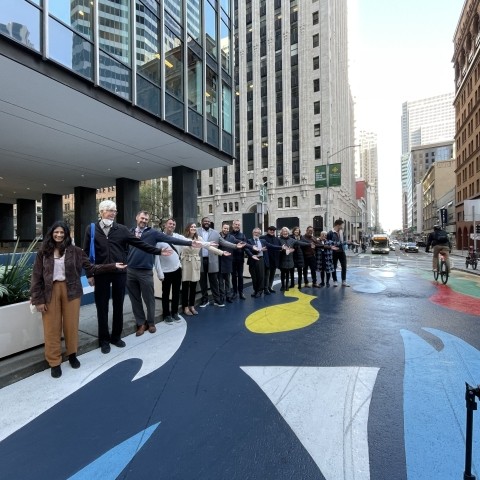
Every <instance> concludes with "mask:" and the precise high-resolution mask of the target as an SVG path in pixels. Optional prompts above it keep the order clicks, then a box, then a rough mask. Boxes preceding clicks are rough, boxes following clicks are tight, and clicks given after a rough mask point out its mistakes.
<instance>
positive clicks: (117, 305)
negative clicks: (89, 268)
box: [83, 200, 195, 353]
mask: <svg viewBox="0 0 480 480" xmlns="http://www.w3.org/2000/svg"><path fill="white" fill-rule="evenodd" d="M98 209H99V212H100V220H99V221H98V222H97V223H95V225H94V239H93V245H94V249H93V250H94V254H95V258H94V260H93V262H92V263H95V264H104V263H116V262H119V263H125V264H127V250H128V246H129V245H130V246H133V247H136V248H137V249H140V250H142V251H143V252H146V253H147V254H148V257H146V260H147V261H149V262H150V265H151V266H150V272H149V274H150V276H152V281H153V272H152V268H153V255H171V254H172V250H171V249H170V248H168V249H164V250H161V249H159V248H156V247H155V244H156V243H157V242H161V241H165V240H166V236H165V235H164V234H163V233H162V232H159V231H157V230H154V231H153V233H152V236H151V238H149V239H148V243H147V242H145V241H143V240H146V239H147V238H146V237H144V238H143V239H141V238H139V237H138V236H136V235H134V234H133V233H132V232H130V231H129V230H128V228H127V227H126V226H125V225H122V224H120V223H117V222H115V215H116V214H117V206H116V204H115V202H112V201H111V200H104V201H103V202H101V203H100V205H99V207H98ZM140 237H143V234H142V235H140ZM167 239H168V238H167ZM90 240H91V228H87V231H86V232H85V242H84V245H83V250H84V252H85V253H86V254H87V255H89V253H90ZM175 240H176V241H178V242H179V241H180V240H179V239H175ZM182 242H183V241H182ZM171 243H173V242H171ZM186 244H187V245H191V244H192V242H191V241H187V242H186ZM194 246H195V245H194ZM134 265H137V268H138V264H136V263H135V262H134ZM145 265H146V264H145ZM147 266H148V265H147ZM134 268H135V267H134ZM126 277H127V275H126V272H125V270H119V271H117V272H112V273H105V274H97V275H95V278H94V277H88V275H87V279H88V283H89V284H90V285H91V286H93V285H95V292H94V298H95V306H96V308H97V321H98V342H99V345H100V348H101V350H102V353H109V352H110V344H113V345H115V346H117V347H119V348H123V347H124V346H125V342H124V341H123V340H122V338H121V337H122V330H123V300H124V298H125V286H126ZM110 288H111V291H112V306H113V319H112V333H111V334H110V332H109V328H108V302H109V300H110Z"/></svg>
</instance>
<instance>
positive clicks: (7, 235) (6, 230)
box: [0, 203, 13, 241]
mask: <svg viewBox="0 0 480 480" xmlns="http://www.w3.org/2000/svg"><path fill="white" fill-rule="evenodd" d="M2 240H13V205H12V204H11V203H0V241H2Z"/></svg>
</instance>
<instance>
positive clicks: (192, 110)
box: [0, 0, 234, 155]
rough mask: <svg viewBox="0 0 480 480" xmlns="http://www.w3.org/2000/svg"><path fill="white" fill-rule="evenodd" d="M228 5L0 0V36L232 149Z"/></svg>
mask: <svg viewBox="0 0 480 480" xmlns="http://www.w3.org/2000/svg"><path fill="white" fill-rule="evenodd" d="M47 8H48V11H47V10H46V9H47ZM231 11H232V5H231V2H230V0H93V1H92V0H69V1H66V0H65V1H56V0H50V1H48V2H41V1H39V0H2V8H1V9H0V35H3V36H5V37H9V39H11V40H14V41H15V42H17V43H19V44H21V45H22V46H24V47H27V48H29V49H31V50H32V51H33V52H36V53H37V54H39V55H43V56H44V57H45V58H46V59H47V60H50V61H53V62H55V63H57V64H59V65H61V66H62V67H64V68H67V69H69V70H71V71H72V72H74V73H76V74H77V75H79V76H81V77H82V78H84V79H86V80H87V81H90V82H92V83H94V84H95V85H96V86H98V87H100V88H103V89H105V90H108V91H109V92H111V93H113V94H115V95H117V96H119V97H121V98H123V99H125V100H127V101H128V102H129V103H132V104H133V105H135V106H136V107H138V108H140V109H142V110H145V111H147V112H149V113H150V114H152V115H155V116H158V117H160V118H161V119H162V120H164V121H166V122H168V123H170V124H172V125H174V126H175V127H177V128H179V129H181V130H183V131H186V132H188V133H190V134H191V135H194V136H195V137H197V138H199V139H201V140H203V141H204V142H206V143H208V144H210V145H212V146H214V147H216V148H218V149H220V150H222V151H224V152H225V153H227V154H230V155H233V145H234V141H233V125H234V111H233V108H234V105H233V101H232V91H233V86H232V82H233V80H232V76H231V75H232V72H233V58H232V53H231V52H232V48H231V47H232V45H233V38H232V26H231V25H232V23H231ZM184 22H185V24H184ZM220 89H221V90H220Z"/></svg>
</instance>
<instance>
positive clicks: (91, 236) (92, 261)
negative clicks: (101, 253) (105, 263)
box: [88, 223, 95, 263]
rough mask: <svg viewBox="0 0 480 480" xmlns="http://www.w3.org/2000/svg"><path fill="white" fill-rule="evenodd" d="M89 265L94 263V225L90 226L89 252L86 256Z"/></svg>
mask: <svg viewBox="0 0 480 480" xmlns="http://www.w3.org/2000/svg"><path fill="white" fill-rule="evenodd" d="M88 259H89V260H90V263H95V224H94V223H91V224H90V252H89V255H88Z"/></svg>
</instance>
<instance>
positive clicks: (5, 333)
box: [0, 301, 44, 358]
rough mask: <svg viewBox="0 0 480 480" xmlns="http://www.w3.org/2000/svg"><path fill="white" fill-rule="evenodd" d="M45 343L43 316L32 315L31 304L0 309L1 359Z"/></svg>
mask: <svg viewBox="0 0 480 480" xmlns="http://www.w3.org/2000/svg"><path fill="white" fill-rule="evenodd" d="M43 343H44V340H43V322H42V315H41V313H38V312H37V313H34V314H33V315H32V313H31V312H30V302H28V301H27V302H22V303H15V304H13V305H6V306H5V307H0V358H3V357H6V356H8V355H13V354H15V353H19V352H22V351H23V350H28V349H29V348H33V347H38V346H39V345H42V344H43Z"/></svg>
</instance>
